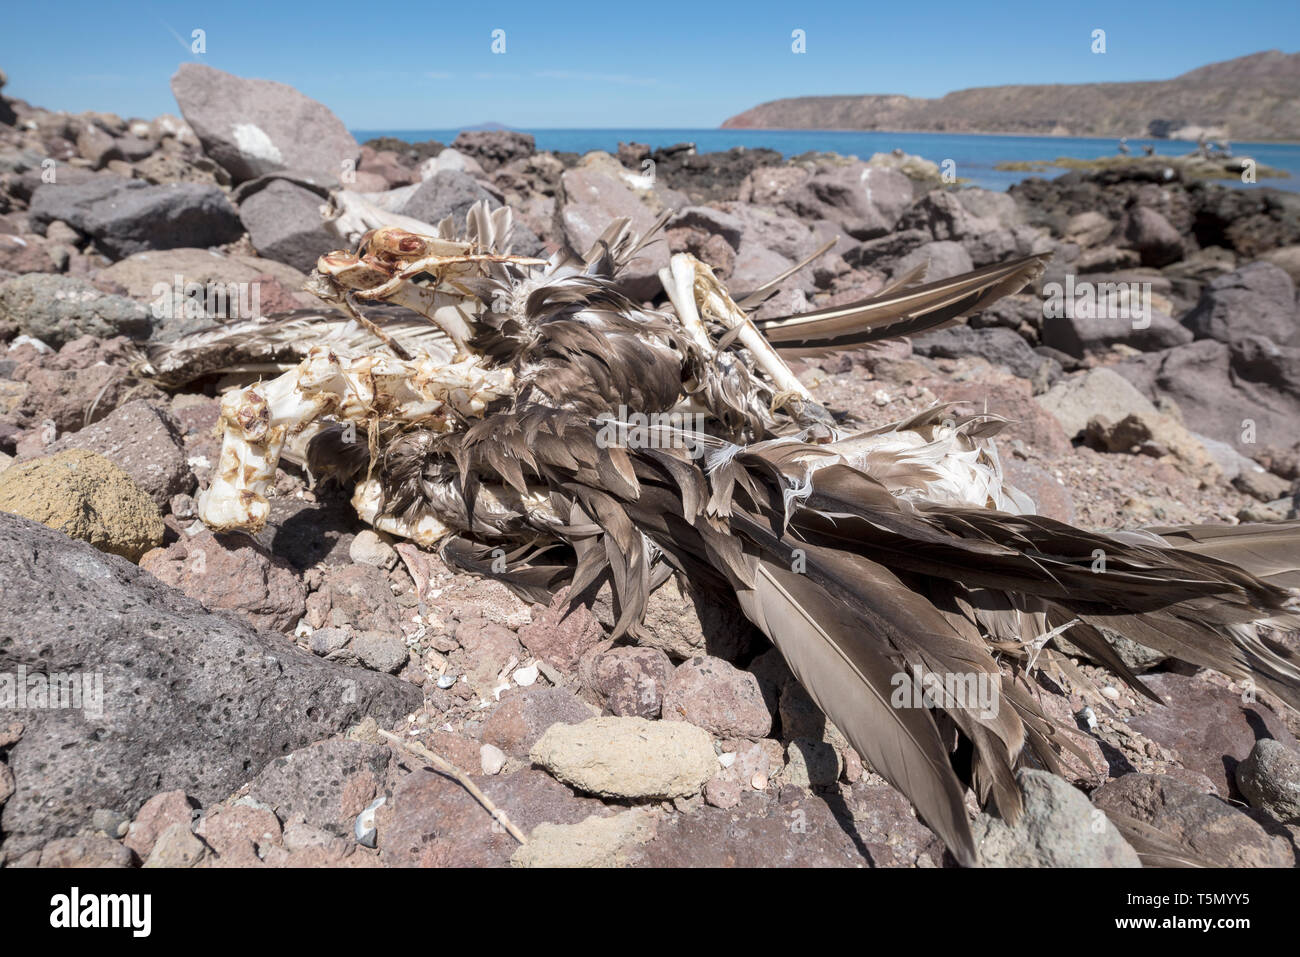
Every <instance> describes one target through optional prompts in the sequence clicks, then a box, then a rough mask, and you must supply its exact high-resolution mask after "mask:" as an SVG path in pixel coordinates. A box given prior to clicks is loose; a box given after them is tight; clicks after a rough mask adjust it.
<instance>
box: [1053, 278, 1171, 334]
mask: <svg viewBox="0 0 1300 957" xmlns="http://www.w3.org/2000/svg"><path fill="white" fill-rule="evenodd" d="M1043 318H1044V319H1128V320H1130V321H1131V322H1132V323H1133V328H1134V329H1146V328H1147V327H1148V326H1150V325H1151V283H1149V282H1088V281H1087V280H1083V281H1079V282H1076V281H1075V278H1074V274H1073V273H1067V274H1066V276H1065V283H1064V284H1062V283H1059V282H1049V283H1044V284H1043Z"/></svg>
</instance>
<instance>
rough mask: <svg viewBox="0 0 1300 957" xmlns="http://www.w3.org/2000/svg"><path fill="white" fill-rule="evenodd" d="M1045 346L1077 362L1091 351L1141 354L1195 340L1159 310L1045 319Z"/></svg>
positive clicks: (1043, 333)
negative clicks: (1126, 349) (1128, 350)
mask: <svg viewBox="0 0 1300 957" xmlns="http://www.w3.org/2000/svg"><path fill="white" fill-rule="evenodd" d="M1042 341H1043V345H1045V346H1049V347H1050V348H1052V349H1059V350H1060V351H1061V352H1064V353H1066V354H1067V355H1071V356H1074V357H1075V358H1076V359H1081V358H1083V356H1084V354H1085V353H1088V352H1104V351H1106V350H1107V349H1109V348H1110V347H1111V346H1114V345H1118V344H1122V345H1126V346H1130V347H1131V348H1134V349H1139V350H1141V351H1142V352H1154V351H1156V350H1159V349H1170V348H1172V347H1174V346H1180V345H1183V344H1185V343H1188V342H1191V341H1192V334H1191V332H1189V331H1188V330H1187V328H1186V327H1185V326H1183V325H1182V324H1181V323H1179V322H1178V321H1177V320H1175V319H1174V318H1172V317H1171V316H1168V315H1166V314H1165V313H1163V312H1161V311H1160V310H1159V309H1156V308H1154V307H1151V308H1150V309H1149V311H1148V313H1147V315H1146V316H1142V317H1126V316H1118V315H1115V316H1105V315H1098V316H1081V315H1078V314H1075V315H1070V316H1052V317H1050V318H1045V319H1043V326H1042Z"/></svg>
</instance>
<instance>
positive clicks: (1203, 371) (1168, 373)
mask: <svg viewBox="0 0 1300 957" xmlns="http://www.w3.org/2000/svg"><path fill="white" fill-rule="evenodd" d="M1114 370H1115V372H1117V373H1118V374H1120V375H1122V376H1123V377H1124V378H1125V379H1127V380H1128V381H1129V382H1131V383H1132V384H1133V385H1134V386H1135V387H1136V388H1137V389H1138V391H1139V392H1141V393H1142V394H1143V395H1145V396H1148V397H1150V398H1152V399H1155V398H1156V397H1158V396H1167V397H1169V398H1171V399H1173V400H1174V401H1175V402H1176V403H1177V404H1178V407H1179V408H1180V409H1181V410H1182V413H1183V419H1184V421H1186V422H1188V423H1191V424H1192V425H1193V427H1194V428H1195V429H1196V431H1198V432H1200V433H1202V434H1204V435H1208V436H1209V437H1210V438H1212V439H1218V440H1219V441H1220V442H1226V443H1227V444H1229V445H1231V446H1232V447H1233V448H1234V449H1236V450H1237V451H1238V452H1240V453H1241V454H1243V455H1245V456H1246V457H1248V458H1249V457H1251V456H1252V454H1254V453H1256V452H1258V451H1259V449H1260V448H1262V447H1264V446H1267V445H1278V446H1284V445H1291V444H1293V443H1294V442H1295V431H1296V429H1295V424H1296V422H1297V421H1300V347H1284V346H1279V345H1277V344H1276V343H1274V342H1273V341H1272V340H1271V339H1266V338H1264V337H1262V336H1245V337H1243V338H1240V339H1236V340H1234V341H1233V342H1232V343H1231V344H1228V343H1223V342H1218V341H1215V340H1213V339H1200V340H1197V341H1196V342H1190V343H1188V344H1187V345H1182V346H1176V347H1174V348H1172V349H1165V350H1163V351H1161V352H1150V353H1147V354H1145V355H1141V356H1134V357H1133V358H1131V359H1128V360H1127V361H1125V362H1122V363H1118V364H1117V365H1115V366H1114ZM1111 418H1112V420H1113V421H1118V419H1116V418H1114V417H1113V416H1112V417H1111Z"/></svg>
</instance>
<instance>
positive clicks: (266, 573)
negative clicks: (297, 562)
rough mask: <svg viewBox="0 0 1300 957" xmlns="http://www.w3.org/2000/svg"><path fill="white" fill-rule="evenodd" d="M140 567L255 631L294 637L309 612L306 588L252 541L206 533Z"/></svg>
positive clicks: (157, 552)
mask: <svg viewBox="0 0 1300 957" xmlns="http://www.w3.org/2000/svg"><path fill="white" fill-rule="evenodd" d="M140 567H141V568H143V569H145V571H148V572H150V573H152V574H153V575H154V576H155V577H156V578H158V579H159V580H160V581H163V582H165V583H166V584H168V585H171V586H172V587H173V588H178V589H180V590H181V591H183V592H184V593H185V594H187V595H189V596H190V597H191V598H194V599H197V600H198V601H200V602H202V603H203V604H204V605H206V606H207V607H208V608H212V609H218V608H225V609H229V610H231V611H237V612H239V613H240V614H242V615H243V616H244V618H246V619H247V620H248V621H249V622H250V623H251V624H252V625H253V627H255V628H262V629H267V630H269V631H288V630H289V629H291V628H293V626H294V625H296V624H297V623H298V619H299V618H301V617H302V616H303V612H304V611H305V610H306V588H305V587H304V586H303V584H302V582H301V581H300V580H299V579H298V576H297V574H295V572H294V571H293V569H292V568H291V567H290V566H289V564H288V563H287V562H285V561H283V560H282V559H280V558H277V557H276V556H274V555H271V554H270V553H269V552H267V551H266V550H265V549H263V548H262V547H261V546H259V545H257V544H256V543H254V542H253V541H251V540H250V539H249V538H247V537H246V536H242V535H214V534H213V533H212V532H211V531H209V530H208V529H203V530H202V531H200V532H199V533H198V534H197V535H195V536H194V537H193V538H182V539H181V540H180V541H177V542H174V543H173V544H171V545H169V546H168V547H167V548H163V549H154V550H153V551H152V552H149V553H148V554H146V555H145V556H144V558H142V559H141V561H140Z"/></svg>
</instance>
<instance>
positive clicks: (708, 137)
mask: <svg viewBox="0 0 1300 957" xmlns="http://www.w3.org/2000/svg"><path fill="white" fill-rule="evenodd" d="M470 128H472V127H462V129H470ZM460 131H461V130H460V129H443V130H353V131H352V133H353V135H354V136H355V137H356V138H357V141H358V142H365V141H366V140H369V139H375V138H377V137H381V136H389V137H393V138H395V139H400V140H405V141H406V142H410V143H416V142H421V141H423V140H438V141H440V142H442V143H451V141H452V140H454V139H455V138H456V135H457V134H458V133H459V132H460ZM519 132H523V133H531V134H532V135H533V137H534V138H535V139H536V141H537V148H538V149H540V150H548V151H551V152H568V153H586V152H589V151H591V150H604V151H606V152H608V153H614V152H617V150H618V144H619V142H620V141H622V142H637V143H647V144H649V145H650V147H651V148H652V149H659V148H662V147H667V146H672V145H674V144H676V143H694V144H695V148H696V150H697V151H698V152H700V153H718V152H725V151H726V150H729V149H732V148H733V147H736V146H743V147H745V148H746V149H758V148H767V149H773V150H776V151H778V152H779V153H781V154H782V155H783V156H784V157H785V158H786V159H789V158H790V157H792V156H798V155H800V154H802V153H807V152H827V153H838V154H840V155H841V156H857V157H860V158H862V159H867V158H869V157H870V156H871V155H872V154H873V153H888V152H890V151H892V150H895V149H901V150H903V151H904V152H906V153H914V154H916V155H918V156H922V157H924V158H925V159H928V160H932V161H933V162H935V163H940V164H942V163H943V162H944V161H945V160H952V161H953V162H954V164H955V165H956V173H957V176H958V177H960V178H962V179H964V180H967V181H968V182H969V183H970V184H971V185H974V186H979V187H982V188H984V189H991V190H997V191H999V192H1002V191H1004V190H1006V189H1007V188H1008V187H1009V186H1012V185H1013V184H1015V183H1018V182H1020V181H1021V180H1023V179H1027V178H1029V177H1031V176H1038V177H1043V178H1045V179H1053V178H1055V177H1056V176H1059V175H1061V174H1062V173H1065V172H1067V170H1065V169H1057V168H1054V167H1049V168H1047V169H1045V170H1043V171H1041V172H1021V171H1012V170H1000V169H996V168H995V167H996V165H997V164H999V163H1005V162H1013V161H1051V160H1054V159H1056V158H1058V157H1062V156H1068V157H1073V158H1076V159H1098V158H1100V157H1103V156H1114V155H1116V152H1117V146H1118V143H1119V140H1118V138H1115V137H1106V138H1100V137H1081V136H1024V135H1015V136H1009V135H1003V134H996V133H892V132H883V131H878V130H767V129H647V128H640V129H637V128H627V129H619V128H606V129H601V128H591V129H525V130H520V131H519ZM1148 143H1149V144H1150V145H1152V146H1153V147H1154V148H1155V151H1156V154H1157V155H1159V156H1181V155H1185V154H1187V153H1190V152H1192V150H1194V149H1195V148H1196V144H1195V143H1194V142H1190V141H1187V140H1158V139H1146V138H1141V137H1129V140H1128V145H1129V148H1130V149H1131V150H1132V152H1133V154H1135V155H1140V154H1141V152H1142V147H1143V146H1144V145H1146V144H1148ZM1232 150H1233V154H1234V155H1236V156H1238V157H1249V158H1251V159H1254V160H1256V161H1257V162H1258V163H1259V164H1260V165H1261V166H1271V167H1274V168H1276V169H1280V170H1284V171H1286V172H1287V173H1290V176H1289V177H1287V178H1278V179H1260V180H1259V182H1258V183H1255V184H1253V185H1251V184H1243V183H1240V182H1238V181H1236V180H1215V181H1214V182H1220V183H1223V184H1224V185H1233V186H1237V187H1240V188H1243V189H1250V188H1257V187H1260V186H1272V187H1274V188H1276V189H1283V190H1288V191H1290V192H1300V144H1298V143H1249V142H1240V143H1239V142H1236V141H1232Z"/></svg>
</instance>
